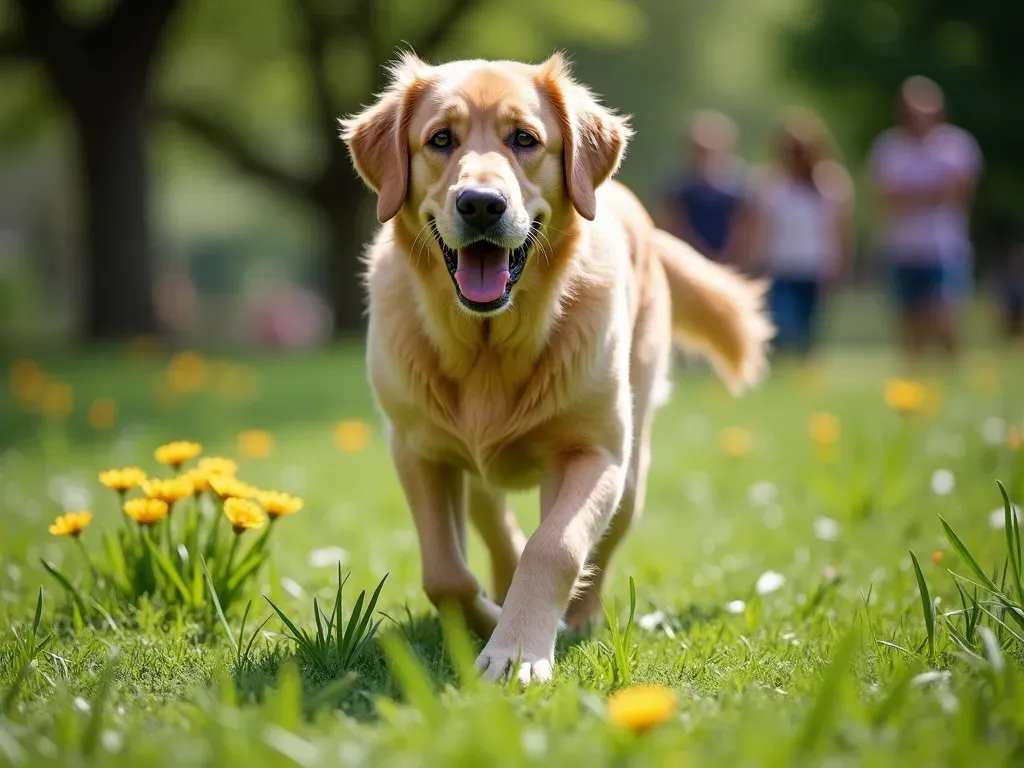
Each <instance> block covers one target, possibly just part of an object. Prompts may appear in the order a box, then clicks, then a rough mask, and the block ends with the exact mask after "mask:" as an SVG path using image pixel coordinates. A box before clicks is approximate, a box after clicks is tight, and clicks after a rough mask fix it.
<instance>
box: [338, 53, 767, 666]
mask: <svg viewBox="0 0 1024 768" xmlns="http://www.w3.org/2000/svg"><path fill="white" fill-rule="evenodd" d="M439 130H441V131H445V132H448V133H450V135H451V139H452V141H451V144H450V145H448V146H446V147H445V148H444V149H442V150H438V149H437V148H436V146H434V145H433V144H432V142H433V141H434V138H433V137H436V136H437V132H438V131H439ZM518 130H525V131H528V132H530V134H531V135H533V136H535V137H536V138H537V139H538V144H537V146H535V147H532V148H530V149H528V150H519V149H517V148H516V147H513V146H511V145H510V144H509V143H508V140H507V137H508V135H509V134H510V131H511V132H512V135H513V136H514V135H516V134H515V132H516V131H518ZM630 136H631V131H630V129H629V127H628V124H627V121H626V120H625V119H624V118H622V117H620V116H617V115H615V114H613V113H612V112H610V111H609V110H607V109H606V108H604V107H602V106H601V105H600V104H599V103H598V102H597V101H596V99H595V98H594V97H593V96H592V95H591V94H590V92H589V91H588V90H587V89H586V88H584V87H582V86H581V85H579V84H577V83H576V82H575V81H574V80H573V79H572V78H571V76H570V75H569V73H568V71H567V68H566V66H565V64H564V62H563V60H562V59H561V57H559V56H554V57H552V58H551V59H549V60H548V61H546V62H544V63H543V64H541V65H539V66H532V65H527V64H521V63H517V62H490V61H463V62H453V63H449V64H445V65H441V66H430V65H427V64H425V63H424V62H422V61H420V60H419V59H417V58H415V57H414V56H411V55H407V56H405V57H404V58H402V59H401V61H400V62H399V63H398V64H397V65H395V67H394V68H393V82H392V84H391V86H390V87H389V88H388V89H387V90H386V91H385V92H384V93H383V94H381V95H380V97H379V98H378V100H377V101H376V103H374V104H373V105H372V106H370V107H369V108H367V109H366V110H365V111H363V112H362V113H360V114H358V115H356V116H354V117H352V118H350V119H347V120H344V121H343V122H342V137H343V139H344V140H345V141H346V142H347V144H348V147H349V150H350V152H351V155H352V159H353V162H354V164H355V167H356V169H357V170H358V172H359V173H360V175H361V176H362V177H363V179H364V180H365V181H366V183H367V184H368V185H369V186H370V187H371V188H372V189H373V190H374V192H375V193H376V194H377V200H378V206H377V213H378V218H379V219H380V220H381V222H382V224H383V226H382V227H381V228H380V230H379V232H378V233H377V236H376V237H375V239H374V241H373V243H372V244H371V246H370V247H369V250H368V254H367V263H368V269H367V284H368V292H369V305H370V307H369V308H370V321H369V331H368V345H367V365H368V370H369V378H370V382H371V385H372V387H373V391H374V394H375V397H376V399H377V402H378V404H379V407H380V409H381V410H382V412H383V414H384V416H385V418H386V421H387V424H388V430H389V442H390V447H391V454H392V457H393V460H394V463H395V467H396V470H397V473H398V477H399V480H400V482H401V484H402V487H403V489H404V491H405V494H406V497H407V500H408V503H409V506H410V509H411V511H412V516H413V520H414V522H415V524H416V527H417V531H418V534H419V539H420V554H421V560H422V574H423V584H424V588H425V590H426V592H427V594H428V596H429V597H430V599H431V600H432V601H433V602H434V603H435V604H436V605H439V606H440V605H441V604H443V603H453V604H456V605H458V606H459V607H461V609H462V610H463V611H464V613H465V615H466V617H467V619H468V620H469V622H470V623H471V625H472V626H473V627H474V628H475V629H477V630H478V631H479V632H481V633H482V634H483V635H485V636H489V638H490V639H489V640H488V642H487V645H486V646H485V648H484V650H483V652H482V653H481V655H480V657H479V660H478V667H479V668H480V669H481V671H482V672H483V674H484V676H485V677H487V678H489V679H497V678H498V677H500V676H502V675H504V674H506V673H507V672H511V674H513V675H516V676H517V677H518V678H519V679H520V680H522V681H524V682H527V681H529V680H531V679H539V680H545V679H548V678H549V677H550V675H551V668H552V664H553V662H554V647H555V645H554V644H555V636H556V633H557V630H558V628H559V623H560V621H561V620H563V618H564V620H565V621H566V622H567V623H568V624H570V625H573V626H580V625H583V624H585V623H586V622H587V621H589V619H590V618H591V617H592V615H593V614H594V612H595V610H596V609H597V608H598V605H599V603H598V595H599V590H600V588H601V582H602V579H603V575H604V572H605V570H606V569H607V567H608V564H609V560H610V558H611V555H612V552H613V550H614V548H615V546H616V545H617V544H618V542H619V541H620V540H621V538H622V536H623V535H624V533H625V532H626V529H627V528H628V526H629V524H630V522H631V521H632V520H634V519H635V518H637V517H638V516H639V515H640V513H641V511H642V508H643V493H644V486H645V481H646V473H647V468H648V465H649V460H650V426H651V420H652V416H653V413H654V410H655V408H656V406H657V405H658V402H659V401H660V400H661V399H663V397H664V396H665V393H666V392H667V385H668V374H669V365H670V354H671V344H672V338H673V333H675V336H676V337H677V338H678V339H679V341H680V342H682V343H683V344H684V345H686V346H689V347H691V348H694V349H696V350H699V351H701V352H703V353H706V354H707V356H708V357H709V358H710V359H711V361H712V362H713V363H714V365H715V367H716V369H717V370H718V372H719V373H720V374H721V376H722V378H723V379H724V380H725V382H726V383H727V384H728V385H729V387H730V388H731V389H733V390H734V391H739V390H740V389H741V388H742V387H743V386H745V385H751V384H754V383H755V382H756V381H757V380H758V379H759V378H760V376H761V375H762V373H763V371H764V369H765V347H766V344H767V342H768V340H769V338H770V336H771V333H772V330H771V327H770V324H769V323H768V322H767V320H766V319H765V318H764V315H763V310H762V293H763V287H762V286H761V285H759V284H756V283H752V282H749V281H747V280H745V279H744V278H742V277H740V276H739V275H736V274H734V273H732V272H730V271H728V270H726V269H724V268H722V267H720V266H717V265H715V264H713V263H711V262H709V261H707V260H706V259H704V258H703V257H702V256H700V255H699V254H697V253H696V252H694V251H693V250H692V249H691V248H689V247H688V246H687V245H685V244H684V243H682V242H681V241H679V240H677V239H675V238H674V237H672V236H671V235H669V234H667V233H665V232H662V231H659V230H657V229H656V228H655V226H654V224H653V223H652V221H651V219H650V217H649V216H648V214H647V213H646V211H645V210H644V208H643V206H642V205H641V204H640V202H639V201H638V200H637V199H636V198H635V197H634V196H633V195H632V194H631V193H630V192H629V191H628V190H627V189H626V188H625V187H623V186H621V185H620V184H618V183H616V182H612V181H610V180H609V179H610V178H611V176H612V175H613V174H614V173H615V171H616V169H617V168H618V165H619V162H620V160H621V158H622V155H623V152H624V151H625V147H626V144H627V142H628V141H629V139H630ZM471 185H472V186H481V185H483V186H487V187H489V188H493V189H497V190H500V191H501V193H502V194H503V195H504V196H505V197H506V198H507V200H508V208H507V211H506V212H505V215H504V219H503V220H502V224H501V226H502V227H503V229H502V233H503V234H501V236H500V238H499V239H501V238H504V239H503V240H502V242H501V245H502V247H506V248H509V249H512V248H515V247H517V246H518V244H520V243H523V242H533V241H528V240H527V238H528V237H530V235H529V232H530V229H529V227H530V222H533V221H535V220H536V221H539V222H540V224H539V231H538V232H537V234H536V236H535V242H534V244H533V247H532V249H531V250H530V252H529V255H528V257H527V261H526V265H525V268H524V269H523V271H522V276H521V279H520V280H519V282H518V283H517V284H515V286H514V288H512V289H511V293H510V294H509V295H508V302H507V304H506V305H504V306H503V307H501V308H500V309H499V310H497V311H487V312H477V311H472V310H469V309H466V308H465V307H464V306H463V304H462V303H460V302H459V301H458V300H456V290H455V288H454V286H453V284H452V280H453V279H454V278H453V277H452V276H450V274H449V270H448V267H446V266H445V260H444V258H442V256H443V251H442V249H441V241H443V242H444V243H446V244H452V243H461V242H463V241H465V240H466V237H467V236H466V235H465V233H464V232H463V231H462V230H460V227H462V226H463V225H462V223H461V222H460V220H459V216H458V214H457V213H456V211H455V199H456V196H457V195H458V193H459V192H460V190H464V189H466V188H467V187H468V186H471ZM431 222H433V224H431ZM432 228H436V232H437V235H436V237H435V235H434V232H433V231H432ZM496 237H497V236H496ZM505 240H507V241H508V242H507V243H506V242H505ZM452 247H454V246H452ZM509 253H511V251H509ZM528 487H539V489H540V507H541V522H540V525H539V526H538V528H537V530H536V532H535V533H534V534H533V535H532V536H531V537H530V538H529V539H528V540H527V538H526V537H525V536H524V534H523V533H522V531H520V529H519V527H518V525H517V524H516V521H515V518H514V517H513V516H512V514H511V512H510V511H509V509H508V506H507V504H506V500H505V492H506V491H508V490H512V489H521V488H528ZM467 516H468V518H469V519H471V520H472V522H473V524H474V526H475V527H476V528H477V530H478V531H479V533H480V534H481V536H482V537H483V540H484V542H485V544H486V545H487V548H488V550H489V552H490V554H491V560H492V585H491V591H490V594H489V595H488V594H486V593H485V592H484V590H483V588H482V587H481V586H480V584H479V582H478V581H477V580H476V578H475V577H474V576H473V575H472V574H471V573H470V571H469V570H468V568H467V566H466V560H465V554H464V553H465V551H466V544H465V536H466V522H465V521H466V518H467ZM584 574H590V578H588V579H587V580H586V581H585V583H584V582H582V581H581V577H582V576H583V575H584ZM574 590H575V591H574ZM570 599H571V600H572V602H571V605H570ZM567 608H568V612H567ZM517 659H518V660H519V666H518V667H517V668H514V669H513V668H512V667H513V666H514V664H515V662H516V660H517Z"/></svg>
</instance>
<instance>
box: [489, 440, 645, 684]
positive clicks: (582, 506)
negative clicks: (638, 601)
mask: <svg viewBox="0 0 1024 768" xmlns="http://www.w3.org/2000/svg"><path fill="white" fill-rule="evenodd" d="M624 463H625V457H624V456H621V455H618V456H615V455H613V454H612V453H611V452H609V451H606V450H600V449H598V450H594V451H590V452H586V453H580V454H574V455H573V456H570V457H567V458H566V460H565V462H564V463H563V464H562V465H561V466H560V467H559V468H557V469H556V470H554V471H552V472H551V473H549V475H548V476H547V477H545V479H544V483H543V485H542V487H541V516H542V519H541V523H540V525H539V526H538V528H537V530H536V531H535V532H534V534H533V536H531V537H530V540H529V541H528V542H527V544H526V548H525V549H524V550H523V556H522V560H521V561H520V563H519V567H518V568H517V569H516V574H515V577H514V578H513V579H512V586H511V588H510V589H509V591H508V597H507V598H506V599H505V603H504V607H503V608H502V611H501V618H500V619H499V620H498V626H497V627H496V628H495V630H494V634H493V635H491V639H490V640H489V641H488V643H487V645H486V646H485V647H484V649H483V651H482V652H481V653H480V656H479V658H478V659H477V668H478V669H479V670H480V671H481V672H482V673H483V675H484V677H485V678H486V679H488V680H498V679H500V678H501V677H502V676H504V675H505V674H506V673H510V674H512V675H515V676H516V677H517V678H518V679H519V681H520V682H522V683H529V682H530V681H531V680H538V681H541V682H543V681H546V680H549V679H551V672H552V666H553V665H554V660H555V637H556V635H557V633H558V624H559V622H560V621H561V618H562V614H563V613H564V612H565V608H566V605H567V604H568V602H569V597H570V595H571V593H572V589H573V585H574V584H575V583H576V580H577V579H578V578H579V577H580V575H581V573H582V571H583V566H584V563H585V562H586V559H587V554H588V553H589V552H590V549H591V547H592V546H593V544H594V542H595V541H596V540H597V539H598V537H600V536H601V534H602V532H603V531H604V529H605V527H606V526H607V524H608V521H609V520H610V519H611V517H612V515H613V514H614V513H615V508H616V507H617V506H618V504H619V499H620V498H621V497H622V488H623V483H624V479H625V469H624ZM517 662H518V665H519V666H518V667H517V668H513V667H514V665H515V664H516V663H517Z"/></svg>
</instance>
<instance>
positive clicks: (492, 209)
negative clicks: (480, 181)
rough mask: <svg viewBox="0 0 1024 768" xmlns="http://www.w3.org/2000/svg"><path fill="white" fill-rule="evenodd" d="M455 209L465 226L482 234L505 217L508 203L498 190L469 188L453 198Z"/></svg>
mask: <svg viewBox="0 0 1024 768" xmlns="http://www.w3.org/2000/svg"><path fill="white" fill-rule="evenodd" d="M455 208H456V210H457V211H458V212H459V215H460V216H462V218H463V219H464V220H465V221H466V223H467V224H472V225H473V226H474V227H476V228H477V229H479V230H480V231H481V232H484V231H486V230H487V229H488V228H489V227H491V226H492V225H494V224H495V223H496V222H497V221H498V220H499V219H500V218H501V217H502V216H504V215H505V209H506V208H508V201H507V200H506V199H505V195H504V194H503V193H502V192H501V191H500V190H497V189H493V188H491V187H470V188H469V189H464V190H463V191H462V192H460V193H459V196H458V197H457V198H455Z"/></svg>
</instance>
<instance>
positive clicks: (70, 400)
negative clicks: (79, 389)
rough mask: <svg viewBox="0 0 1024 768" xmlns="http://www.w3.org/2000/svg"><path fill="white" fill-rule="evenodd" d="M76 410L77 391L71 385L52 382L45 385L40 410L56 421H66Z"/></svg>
mask: <svg viewBox="0 0 1024 768" xmlns="http://www.w3.org/2000/svg"><path fill="white" fill-rule="evenodd" d="M74 409H75V391H74V390H73V389H72V388H71V385H70V384H65V383H64V382H62V381H50V382H47V383H46V384H45V386H44V387H43V392H42V399H41V400H40V402H39V410H40V411H42V412H43V413H44V414H46V415H47V416H52V417H53V418H56V419H66V418H67V417H68V416H70V415H71V412H72V411H73V410H74Z"/></svg>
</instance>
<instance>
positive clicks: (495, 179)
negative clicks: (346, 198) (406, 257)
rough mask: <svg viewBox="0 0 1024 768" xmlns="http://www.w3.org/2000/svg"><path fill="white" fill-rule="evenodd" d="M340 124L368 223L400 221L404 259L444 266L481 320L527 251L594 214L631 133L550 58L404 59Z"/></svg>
mask: <svg viewBox="0 0 1024 768" xmlns="http://www.w3.org/2000/svg"><path fill="white" fill-rule="evenodd" d="M342 126H343V129H342V136H343V138H344V140H345V141H346V142H347V143H348V146H349V150H350V152H351V154H352V158H353V161H354V163H355V166H356V168H357V170H358V171H359V173H360V175H361V176H362V177H363V179H364V180H365V181H366V182H367V184H368V185H369V186H370V187H371V188H372V189H373V190H374V191H375V192H376V193H377V196H378V200H377V203H378V204H377V215H378V218H379V219H380V220H381V221H382V222H383V221H388V220H390V219H392V218H395V217H396V216H398V217H399V219H398V222H397V223H396V226H399V227H405V228H406V229H407V230H408V231H409V232H410V233H412V235H413V245H412V253H411V254H410V255H411V256H412V257H413V258H414V259H417V260H418V259H420V258H422V251H423V250H426V251H428V252H429V253H430V254H431V255H430V259H431V262H430V263H429V264H428V265H427V268H428V269H432V270H440V269H443V270H445V271H446V272H447V274H448V275H449V277H450V278H451V284H452V289H453V290H454V293H455V296H456V298H457V299H458V301H459V303H460V305H461V306H462V307H463V308H464V309H465V310H467V311H468V312H471V313H475V314H479V315H484V316H486V315H488V314H493V313H495V312H500V311H502V310H504V309H506V308H507V307H508V306H509V305H510V303H511V302H512V299H513V295H514V291H515V290H516V286H517V285H520V284H521V280H523V278H524V275H528V273H529V272H530V269H531V265H530V256H531V254H532V252H533V251H534V250H535V249H539V248H550V247H551V245H552V241H557V239H558V236H560V235H561V234H563V233H564V232H566V231H567V230H568V229H569V228H570V227H571V225H572V219H573V218H574V217H575V216H576V215H577V214H578V215H580V216H583V217H584V218H587V219H593V218H594V216H595V215H596V198H595V190H596V188H597V187H598V186H599V185H600V184H601V183H603V182H604V181H605V180H606V179H607V178H608V177H609V176H611V175H612V173H614V171H615V169H616V168H617V166H618V163H619V160H620V158H621V156H622V152H623V150H624V148H625V143H626V141H627V139H628V136H629V129H628V127H627V125H626V123H625V121H624V120H623V119H622V118H619V117H616V116H615V115H612V114H611V113H610V112H608V111H607V110H605V109H604V108H603V107H601V106H600V105H598V104H597V103H596V101H595V100H594V99H593V98H592V97H591V96H590V94H589V93H588V92H587V91H586V90H585V89H584V88H582V87H580V86H579V85H577V84H576V83H574V82H573V81H572V80H571V79H570V77H569V75H568V73H567V72H566V70H565V67H564V65H563V63H562V60H561V58H560V57H557V56H556V57H553V58H552V59H549V60H548V61H547V62H545V63H544V64H541V65H539V66H530V65H526V64H519V63H514V62H488V61H464V62H453V63H450V64H445V65H442V66H437V67H432V66H428V65H426V64H424V63H423V62H421V61H419V60H418V59H415V58H414V57H410V56H407V57H405V58H404V59H402V61H401V62H400V63H399V64H398V65H397V66H396V67H395V68H394V80H393V83H392V85H391V86H390V88H389V89H388V90H387V91H386V92H385V94H384V95H383V96H382V97H381V99H380V100H379V101H378V102H377V103H376V104H374V105H373V106H371V107H370V108H369V109H367V110H366V111H364V112H363V113H362V114H360V115H357V116H356V117H354V118H352V119H350V120H346V121H343V124H342ZM538 279H539V278H538ZM525 282H528V278H527V280H524V281H523V284H525Z"/></svg>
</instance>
